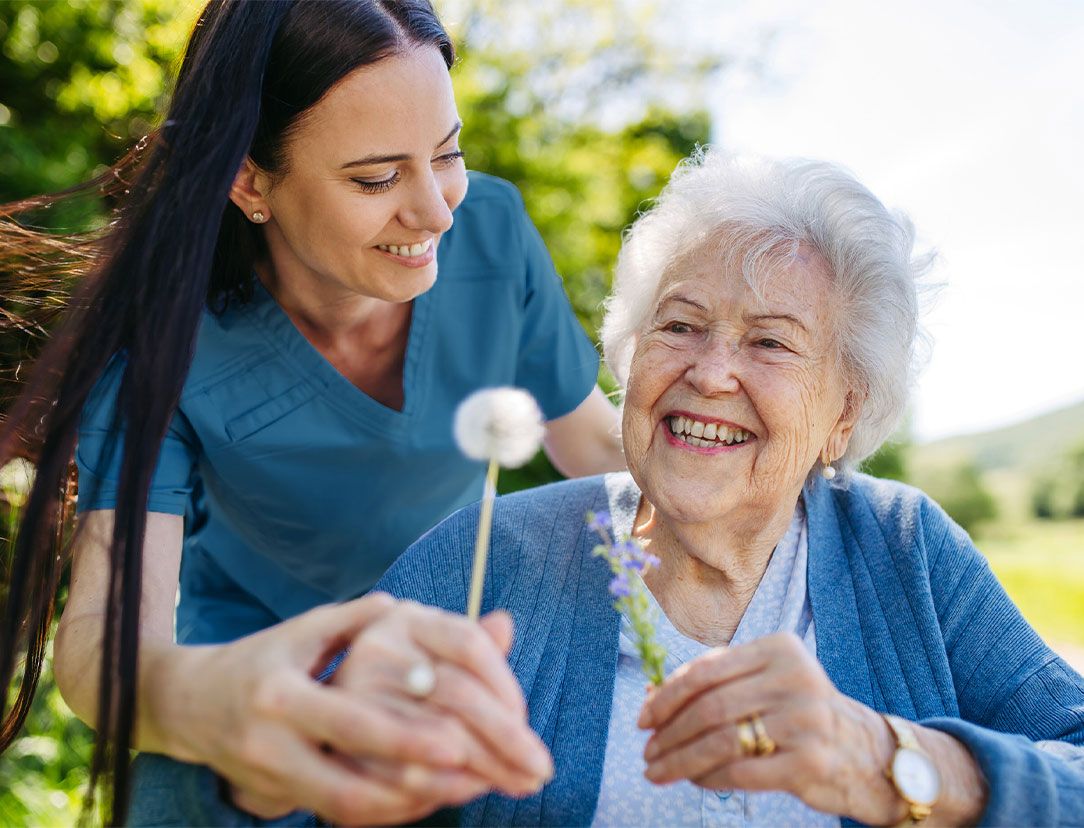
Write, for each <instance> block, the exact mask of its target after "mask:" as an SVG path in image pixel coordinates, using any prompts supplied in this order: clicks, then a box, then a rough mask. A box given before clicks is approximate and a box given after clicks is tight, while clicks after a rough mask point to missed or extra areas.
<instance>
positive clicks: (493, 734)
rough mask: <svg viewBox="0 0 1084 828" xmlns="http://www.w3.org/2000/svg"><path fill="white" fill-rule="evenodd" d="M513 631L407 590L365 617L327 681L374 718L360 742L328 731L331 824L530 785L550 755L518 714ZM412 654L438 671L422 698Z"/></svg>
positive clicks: (548, 766) (256, 809) (278, 804)
mask: <svg viewBox="0 0 1084 828" xmlns="http://www.w3.org/2000/svg"><path fill="white" fill-rule="evenodd" d="M511 640H512V627H511V621H510V619H509V618H508V616H507V614H505V613H494V614H492V615H490V616H488V617H486V618H483V619H482V621H481V623H480V624H475V623H472V622H470V621H468V620H467V619H466V618H464V617H462V616H459V615H451V614H449V613H445V612H441V611H439V610H436V609H432V608H430V607H424V606H421V605H420V604H416V603H413V602H409V601H404V602H400V603H398V604H396V606H395V607H394V608H393V609H392V610H391V611H389V612H387V613H385V614H383V615H382V616H380V618H378V619H376V620H375V621H373V623H371V624H369V625H368V626H366V627H365V629H363V630H362V631H361V632H360V633H359V634H358V635H357V636H356V637H355V638H354V640H353V641H352V642H351V645H350V653H349V655H348V656H347V657H346V659H345V660H344V661H343V663H342V664H341V665H340V666H339V668H338V669H337V670H336V671H335V674H334V676H333V677H332V679H331V684H332V686H333V688H334V690H335V691H336V692H339V693H344V694H346V695H347V697H348V698H350V699H351V700H358V701H363V702H364V704H365V707H366V710H367V711H368V714H369V715H370V716H371V717H372V722H373V723H375V724H376V728H375V729H371V730H370V731H369V732H368V734H367V735H368V737H369V738H370V743H369V744H368V745H365V746H364V749H363V750H357V749H348V748H344V746H343V744H342V742H341V741H336V740H334V739H333V738H328V739H326V740H325V742H326V744H327V746H328V748H329V749H328V751H327V754H326V755H327V758H328V759H329V760H331V761H334V762H336V763H337V764H338V765H339V767H340V768H341V770H340V779H339V781H338V782H337V783H334V784H336V785H337V789H338V790H339V791H340V792H341V794H340V795H341V796H343V797H344V798H343V799H341V800H339V801H336V800H335V798H334V795H333V796H332V797H328V798H326V799H325V801H327V802H328V803H329V804H328V805H325V806H322V807H321V806H317V807H314V810H315V811H316V812H317V813H318V814H319V815H320V816H322V817H324V818H326V819H329V820H332V821H334V822H336V823H340V824H387V823H389V822H406V821H413V820H417V819H419V818H421V817H423V816H425V815H426V814H429V813H431V812H432V811H434V810H436V809H438V808H440V807H443V806H447V805H457V804H462V803H464V802H467V801H470V800H471V799H474V798H476V797H477V796H479V795H481V794H483V793H485V792H486V791H489V790H492V789H499V790H501V791H503V792H504V793H506V794H509V795H512V796H523V795H526V794H530V793H533V792H535V791H537V790H538V789H539V787H541V785H542V784H543V783H544V782H545V781H546V780H547V779H548V778H549V777H550V776H551V775H552V763H551V760H550V757H549V752H548V751H547V750H546V748H545V746H544V745H543V744H542V742H541V740H539V739H538V737H537V736H536V735H535V734H534V732H533V731H531V729H530V728H529V727H528V725H527V713H526V704H525V703H524V700H523V695H522V692H521V691H520V688H519V684H518V683H517V682H516V680H515V677H514V676H513V675H512V673H511V671H510V670H509V669H508V665H507V663H506V661H505V659H506V656H507V652H508V649H509V648H510V646H511ZM418 664H430V665H432V666H433V668H434V674H435V677H436V681H435V683H434V685H433V690H432V692H431V693H429V694H428V695H427V696H426V697H425V698H424V699H419V698H417V697H415V696H413V695H411V694H410V693H409V692H408V690H407V674H408V672H409V671H410V669H411V668H412V667H415V666H416V665H418ZM313 712H315V711H313ZM329 725H331V726H332V727H333V726H334V723H333V722H329ZM438 753H439V755H437V754H438ZM325 784H332V780H327V781H326V782H325ZM347 792H350V793H347ZM234 801H235V802H236V803H237V804H238V805H239V806H240V807H243V808H245V810H248V811H250V812H252V813H257V814H259V815H267V816H272V815H278V814H281V813H283V812H285V811H288V810H290V809H291V808H290V807H289V803H286V802H282V801H278V800H277V799H276V798H275V797H274V795H273V794H270V795H269V794H261V795H259V796H257V795H256V794H255V793H254V792H253V791H250V790H244V791H241V790H235V792H234Z"/></svg>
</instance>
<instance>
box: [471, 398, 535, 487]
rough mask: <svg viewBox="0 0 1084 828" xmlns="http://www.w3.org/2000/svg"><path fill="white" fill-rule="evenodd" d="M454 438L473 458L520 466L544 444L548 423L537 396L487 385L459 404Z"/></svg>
mask: <svg viewBox="0 0 1084 828" xmlns="http://www.w3.org/2000/svg"><path fill="white" fill-rule="evenodd" d="M454 433H455V441H456V443H457V444H458V445H459V450H460V451H462V452H463V454H465V455H466V456H467V457H469V458H471V459H472V460H494V459H495V460H496V461H497V462H498V463H500V464H501V465H502V466H504V467H505V468H510V469H514V468H518V467H520V466H522V465H523V464H524V463H526V462H527V461H528V460H530V459H531V458H532V457H534V456H535V454H536V453H537V452H538V449H539V447H540V446H541V445H542V437H543V436H544V435H545V433H546V430H545V426H544V425H543V424H542V412H541V410H539V408H538V403H536V402H535V400H534V397H532V396H531V395H530V394H529V393H527V392H526V391H524V390H523V389H521V388H508V387H505V388H485V389H482V390H481V391H476V392H475V393H473V394H471V395H470V396H469V397H467V398H466V399H465V400H463V402H461V403H460V404H459V407H458V408H457V409H456V412H455V423H454Z"/></svg>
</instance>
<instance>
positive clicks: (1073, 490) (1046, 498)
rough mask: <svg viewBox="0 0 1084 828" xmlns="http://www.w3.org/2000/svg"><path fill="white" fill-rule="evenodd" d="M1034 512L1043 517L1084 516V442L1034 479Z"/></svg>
mask: <svg viewBox="0 0 1084 828" xmlns="http://www.w3.org/2000/svg"><path fill="white" fill-rule="evenodd" d="M1031 511H1032V514H1033V515H1035V517H1037V518H1040V519H1043V520H1052V519H1053V520H1057V519H1065V518H1084V444H1081V445H1079V446H1076V447H1075V448H1073V449H1071V450H1070V451H1069V452H1068V453H1067V454H1066V455H1065V457H1063V458H1062V460H1061V462H1059V463H1057V464H1055V465H1054V466H1053V467H1052V468H1049V469H1046V470H1045V471H1043V472H1042V473H1040V475H1039V476H1038V477H1037V478H1036V479H1035V480H1034V482H1033V483H1032V489H1031Z"/></svg>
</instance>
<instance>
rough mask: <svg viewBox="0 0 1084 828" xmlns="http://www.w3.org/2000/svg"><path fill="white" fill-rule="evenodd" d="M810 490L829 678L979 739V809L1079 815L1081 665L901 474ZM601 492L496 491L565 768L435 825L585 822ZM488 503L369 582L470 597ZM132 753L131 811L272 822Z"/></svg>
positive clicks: (603, 666)
mask: <svg viewBox="0 0 1084 828" xmlns="http://www.w3.org/2000/svg"><path fill="white" fill-rule="evenodd" d="M805 497H806V509H807V520H808V538H809V565H808V578H809V598H810V602H811V605H812V609H813V618H814V622H815V623H816V625H817V656H818V659H819V660H820V663H821V664H822V665H823V667H824V669H825V671H826V672H827V673H828V675H829V677H830V678H831V679H832V681H833V682H834V683H835V685H836V687H837V688H838V689H839V690H840V691H841V692H843V693H845V694H846V695H848V696H850V697H852V698H854V699H856V700H858V701H860V702H862V703H863V704H866V705H868V706H869V707H871V708H874V709H875V710H880V711H884V712H889V713H894V714H896V715H899V716H903V717H905V718H907V719H911V720H913V721H917V722H919V723H921V724H923V725H925V726H927V727H932V728H936V729H939V730H942V731H944V732H946V733H950V734H952V735H953V736H955V737H956V738H957V739H959V740H961V741H962V742H963V743H964V744H965V745H967V747H968V748H969V749H970V750H971V752H972V754H973V755H974V756H975V758H976V759H977V761H978V763H979V765H980V766H981V768H982V771H983V773H984V774H985V776H986V779H987V781H988V784H989V799H988V803H987V807H986V811H985V813H984V814H983V818H982V824H988V825H1084V679H1082V678H1081V676H1079V675H1078V674H1077V673H1075V672H1074V671H1073V670H1072V669H1071V668H1070V667H1068V665H1066V664H1065V662H1064V661H1062V660H1061V659H1060V658H1058V656H1057V655H1055V654H1054V653H1053V652H1052V651H1051V650H1050V649H1049V648H1048V647H1047V646H1046V645H1045V644H1044V643H1043V641H1042V640H1041V639H1040V638H1039V636H1038V635H1037V634H1036V633H1035V632H1034V631H1033V630H1032V629H1031V627H1030V626H1029V625H1028V624H1027V622H1026V621H1025V620H1024V619H1023V617H1022V616H1021V615H1020V613H1019V611H1018V610H1017V609H1016V607H1015V606H1014V605H1013V603H1012V602H1011V601H1010V600H1009V598H1008V596H1007V595H1006V594H1005V592H1004V590H1003V589H1002V587H1001V585H1000V584H999V583H998V582H997V580H996V579H995V577H994V576H993V574H992V573H991V571H990V569H989V567H988V565H987V563H986V560H985V559H984V558H983V556H982V555H981V554H980V553H979V552H978V551H977V550H976V549H975V547H974V545H973V544H972V543H971V540H970V539H969V538H968V536H967V534H966V533H965V532H964V531H963V530H962V529H960V528H959V527H958V526H957V525H956V524H954V523H953V522H952V521H951V520H950V519H949V518H948V517H947V516H946V515H945V513H944V512H943V511H942V510H941V509H940V507H938V506H937V505H936V504H935V503H934V502H933V501H931V500H930V499H929V498H927V497H926V496H925V495H923V494H922V493H921V492H919V491H917V490H916V489H913V488H910V487H908V486H904V485H902V484H898V483H894V482H888V481H882V480H876V479H873V478H869V477H865V476H863V475H855V476H852V477H850V478H849V480H848V482H847V483H846V484H844V485H840V484H838V483H837V484H828V483H826V482H825V481H823V480H820V479H818V480H816V482H814V483H813V484H811V485H810V486H809V487H808V488H807V490H806V493H805ZM606 508H607V494H606V487H605V485H604V478H602V477H594V478H587V479H582V480H576V481H568V482H563V483H558V484H553V485H550V486H545V487H542V488H539V489H534V490H531V491H527V492H521V493H517V494H514V495H509V496H506V497H502V498H499V499H498V501H497V505H496V508H495V511H494V524H493V534H492V542H491V549H492V552H491V555H490V560H489V567H488V572H487V577H486V589H485V594H484V598H483V611H488V610H491V609H496V608H504V609H506V610H508V611H509V612H510V613H511V614H512V616H513V618H514V620H515V625H516V639H515V643H514V645H513V648H512V652H511V655H510V663H511V666H512V668H513V670H514V672H515V674H516V677H517V678H518V679H519V681H520V683H521V685H522V686H523V691H524V695H525V696H526V698H527V702H528V707H529V711H530V723H531V726H532V727H533V728H534V729H535V730H536V731H537V732H538V733H539V735H540V736H541V737H542V739H543V740H544V741H545V742H546V744H547V745H548V746H549V748H550V750H551V751H552V753H553V758H554V764H555V768H556V774H555V776H554V779H553V780H552V781H551V782H550V783H549V784H548V785H547V786H546V787H545V788H544V789H543V790H542V791H541V792H539V793H538V794H536V795H535V796H532V797H529V798H527V799H521V800H515V799H510V798H508V797H504V796H500V795H497V794H492V795H489V796H484V797H481V798H480V799H478V800H475V801H474V802H471V803H469V804H468V805H466V806H464V807H463V808H461V809H458V810H446V811H442V812H439V813H438V814H436V815H434V817H433V818H431V820H429V822H431V823H435V824H451V823H458V824H463V825H588V824H590V822H591V820H592V817H593V815H594V812H595V806H596V804H597V801H598V792H599V786H600V784H601V780H602V767H603V759H604V757H605V751H606V740H607V732H608V724H609V716H610V705H611V701H612V696H613V682H614V676H615V670H616V664H617V648H618V615H617V613H616V612H615V611H614V609H613V607H612V604H611V600H612V599H611V597H610V595H609V593H608V591H607V585H608V582H609V570H608V568H607V566H606V564H605V562H603V561H601V560H599V559H597V558H592V557H591V555H590V550H591V548H592V547H593V546H594V544H595V543H596V538H595V536H594V535H593V534H592V533H590V532H588V531H587V530H586V528H585V526H584V517H583V516H584V513H585V512H586V511H587V510H589V509H590V510H594V511H599V510H603V509H606ZM477 520H478V508H477V505H475V506H473V507H468V508H467V509H464V510H462V511H460V512H458V513H456V514H454V515H452V516H451V517H450V518H448V519H447V520H446V521H444V522H443V523H441V524H440V525H439V526H437V527H435V528H434V529H433V530H432V531H430V532H429V533H428V534H426V535H425V536H424V537H422V538H421V539H420V540H419V541H418V542H417V543H415V544H414V545H413V546H412V547H411V548H410V549H408V550H407V551H406V552H405V553H404V554H403V556H402V557H401V558H400V559H399V560H398V561H397V562H396V563H395V564H394V565H393V566H392V568H391V569H390V570H389V571H388V573H387V574H386V575H385V577H384V578H383V579H382V581H381V582H380V583H379V584H378V585H377V587H376V588H377V589H383V590H386V591H388V592H391V593H392V594H394V595H397V596H402V597H409V598H412V599H415V600H418V601H421V602H423V603H427V604H432V605H435V606H439V607H443V608H444V609H447V610H451V611H456V612H461V611H463V608H464V606H465V605H466V600H467V591H468V586H469V584H468V581H469V577H470V564H471V560H470V558H471V555H472V547H473V540H474V536H475V530H476V527H477ZM1082 552H1084V550H1082ZM137 765H138V766H139V767H138V772H137V773H136V794H135V797H134V802H133V809H132V812H131V820H132V822H133V824H157V825H164V824H178V823H190V824H221V825H252V824H260V823H259V822H258V821H255V820H253V818H251V817H248V816H247V815H244V814H242V813H240V812H239V811H236V810H235V809H232V808H230V807H229V806H228V805H226V804H225V803H223V802H222V801H221V799H220V798H219V797H218V795H217V791H218V786H216V785H215V784H214V778H213V775H211V774H210V773H209V772H208V771H207V770H206V769H201V768H197V767H195V766H186V765H182V764H181V763H178V762H175V761H173V760H169V759H165V758H164V757H154V756H148V755H144V756H142V757H140V759H139V760H138V761H137ZM300 820H302V817H300V816H299V815H296V814H295V815H292V816H291V817H290V818H288V819H286V820H283V821H281V822H280V823H279V824H299V821H300ZM844 824H853V823H850V822H849V821H848V820H844Z"/></svg>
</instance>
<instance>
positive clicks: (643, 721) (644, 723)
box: [636, 707, 655, 730]
mask: <svg viewBox="0 0 1084 828" xmlns="http://www.w3.org/2000/svg"><path fill="white" fill-rule="evenodd" d="M654 721H655V716H654V715H653V714H652V713H651V709H650V708H647V707H645V708H644V709H643V710H641V711H640V718H638V719H637V720H636V726H637V727H638V728H640V730H647V729H648V728H650V727H651V725H652V724H653V723H654Z"/></svg>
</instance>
